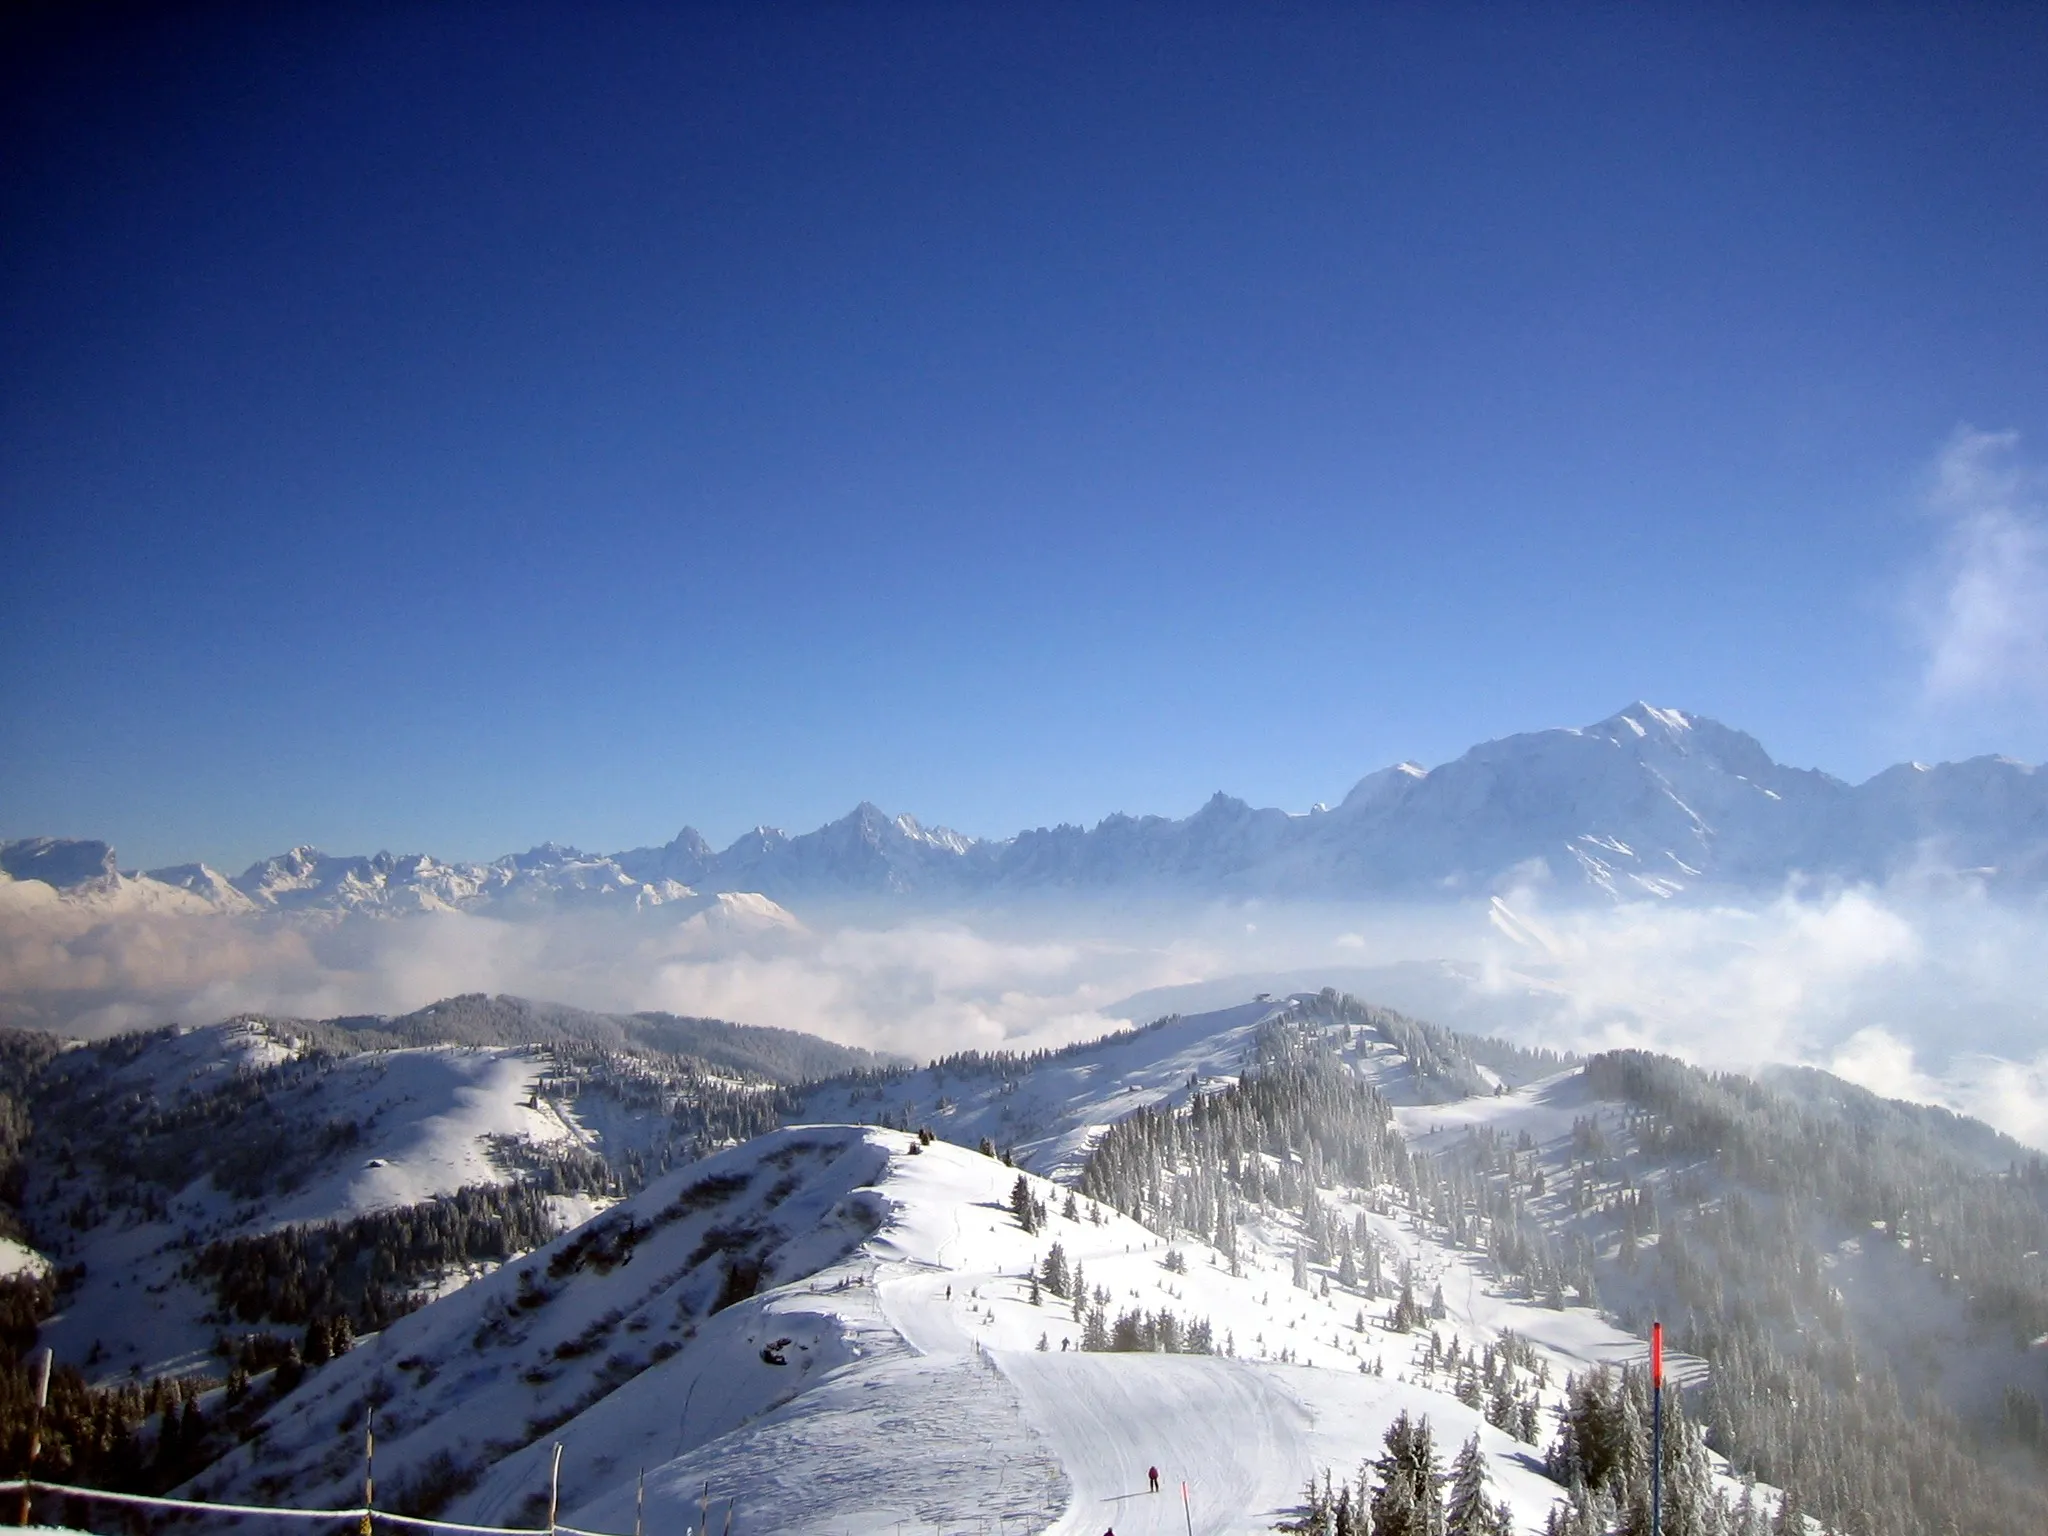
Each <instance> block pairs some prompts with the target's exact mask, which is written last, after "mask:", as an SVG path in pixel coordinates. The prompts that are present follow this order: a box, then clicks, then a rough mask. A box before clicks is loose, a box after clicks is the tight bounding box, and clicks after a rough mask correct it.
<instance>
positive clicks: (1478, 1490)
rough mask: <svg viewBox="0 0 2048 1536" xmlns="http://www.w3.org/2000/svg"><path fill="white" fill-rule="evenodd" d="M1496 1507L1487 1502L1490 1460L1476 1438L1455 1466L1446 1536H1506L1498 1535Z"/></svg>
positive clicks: (1465, 1447)
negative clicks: (1488, 1465) (1487, 1478)
mask: <svg viewBox="0 0 2048 1536" xmlns="http://www.w3.org/2000/svg"><path fill="white" fill-rule="evenodd" d="M1494 1516H1495V1511H1494V1507H1493V1505H1491V1504H1489V1503H1488V1502H1487V1499H1486V1457H1485V1455H1484V1454H1483V1453H1482V1452H1481V1451H1480V1449H1479V1436H1478V1435H1476V1434H1475V1435H1473V1437H1472V1438H1471V1439H1470V1440H1467V1441H1466V1442H1465V1444H1464V1445H1463V1447H1461V1448H1460V1449H1459V1451H1458V1458H1457V1460H1456V1461H1454V1462H1452V1463H1451V1494H1450V1501H1449V1503H1448V1505H1447V1507H1446V1508H1445V1511H1444V1536H1506V1533H1505V1532H1504V1531H1497V1530H1496V1526H1495V1518H1494Z"/></svg>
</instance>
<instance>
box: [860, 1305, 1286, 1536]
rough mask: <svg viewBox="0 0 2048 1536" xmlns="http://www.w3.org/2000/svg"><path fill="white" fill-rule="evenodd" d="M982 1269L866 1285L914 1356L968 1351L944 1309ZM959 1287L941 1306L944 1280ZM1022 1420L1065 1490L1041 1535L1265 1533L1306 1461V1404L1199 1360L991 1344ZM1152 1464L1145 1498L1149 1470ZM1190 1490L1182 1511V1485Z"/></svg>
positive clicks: (1255, 1373)
mask: <svg viewBox="0 0 2048 1536" xmlns="http://www.w3.org/2000/svg"><path fill="white" fill-rule="evenodd" d="M996 1278H997V1277H995V1276H994V1275H989V1274H963V1273H960V1272H959V1271H951V1272H933V1271H931V1270H927V1269H924V1268H922V1267H919V1268H917V1269H915V1270H912V1271H911V1272H909V1273H904V1274H899V1275H897V1276H894V1277H891V1278H888V1279H883V1280H881V1282H880V1284H879V1285H878V1287H877V1290H878V1294H879V1295H880V1297H881V1300H882V1307H883V1310H884V1312H885V1314H886V1315H887V1317H888V1319H889V1321H890V1322H891V1323H892V1324H893V1325H894V1326H895V1327H896V1329H897V1331H898V1332H900V1333H901V1334H902V1335H903V1337H904V1338H905V1339H906V1340H908V1341H909V1343H910V1344H911V1346H912V1347H913V1348H914V1349H916V1350H918V1351H919V1353H921V1354H924V1355H929V1356H947V1355H966V1354H969V1353H971V1352H973V1351H974V1350H975V1349H976V1348H977V1345H976V1342H975V1341H974V1339H973V1338H971V1337H970V1336H969V1334H968V1333H967V1331H966V1330H965V1329H964V1328H962V1327H961V1326H960V1324H959V1322H958V1321H957V1320H956V1319H955V1317H954V1316H953V1311H954V1308H955V1307H958V1306H963V1305H972V1304H973V1303H972V1302H971V1301H969V1300H966V1299H965V1298H967V1297H969V1296H971V1294H972V1291H973V1290H974V1288H976V1287H978V1286H981V1285H985V1284H988V1283H990V1282H991V1281H993V1280H994V1279H996ZM948 1284H951V1285H953V1286H955V1287H957V1288H958V1290H959V1292H960V1295H959V1296H956V1297H955V1298H954V1299H953V1300H952V1301H950V1302H949V1301H948V1300H947V1298H946V1295H945V1287H946V1286H947V1285H948ZM988 1356H989V1358H990V1359H992V1360H993V1361H994V1362H995V1363H996V1365H997V1366H998V1367H999V1368H1000V1369H1001V1371H1002V1373H1003V1375H1004V1376H1005V1377H1006V1378H1007V1379H1008V1380H1009V1381H1010V1382H1011V1383H1012V1384H1013V1385H1014V1386H1015V1387H1016V1389H1017V1393H1018V1396H1019V1398H1020V1399H1021V1402H1022V1407H1023V1411H1024V1415H1025V1417H1026V1418H1027V1419H1028V1420H1029V1421H1030V1424H1031V1426H1032V1427H1033V1428H1035V1429H1036V1430H1037V1431H1038V1433H1039V1434H1040V1435H1041V1436H1043V1438H1044V1440H1045V1442H1046V1444H1047V1445H1049V1446H1050V1447H1051V1448H1052V1450H1053V1453H1054V1455H1055V1456H1056V1457H1057V1458H1058V1460H1059V1463H1060V1466H1061V1468H1062V1470H1063V1471H1064V1472H1065V1473H1066V1475H1067V1479H1068V1481H1069V1483H1070V1484H1071V1485H1072V1490H1073V1493H1072V1502H1071V1503H1070V1504H1069V1505H1068V1507H1067V1510H1066V1512H1065V1513H1064V1514H1063V1515H1062V1516H1061V1518H1060V1519H1059V1520H1057V1521H1056V1522H1055V1523H1054V1524H1053V1525H1052V1526H1050V1527H1049V1528H1048V1536H1101V1533H1102V1532H1103V1531H1105V1530H1108V1529H1111V1528H1114V1529H1115V1531H1116V1532H1117V1536H1186V1533H1187V1532H1188V1531H1189V1529H1190V1528H1192V1530H1193V1532H1194V1536H1239V1533H1243V1532H1253V1531H1266V1530H1269V1529H1270V1528H1271V1526H1272V1524H1273V1521H1274V1519H1275V1518H1277V1517H1278V1515H1279V1513H1280V1512H1281V1511H1282V1510H1284V1509H1286V1508H1287V1507H1289V1506H1290V1505H1292V1504H1293V1503H1294V1502H1296V1500H1297V1498H1298V1496H1299V1493H1300V1485H1301V1482H1302V1480H1303V1479H1304V1478H1305V1477H1306V1476H1307V1475H1308V1472H1309V1470H1310V1469H1311V1468H1312V1466H1313V1465H1314V1463H1313V1459H1312V1452H1311V1449H1310V1446H1309V1442H1308V1430H1309V1427H1310V1418H1311V1416H1310V1413H1309V1411H1308V1409H1307V1408H1306V1407H1305V1406H1304V1405H1303V1404H1302V1403H1301V1402H1300V1401H1299V1400H1298V1399H1296V1398H1295V1397H1293V1396H1292V1395H1290V1394H1289V1393H1288V1392H1286V1391H1285V1390H1284V1389H1283V1388H1282V1387H1281V1386H1279V1385H1278V1384H1277V1383H1276V1382H1274V1381H1273V1380H1272V1379H1271V1378H1270V1376H1269V1375H1267V1374H1266V1373H1265V1372H1262V1371H1259V1370H1257V1369H1255V1368H1254V1367H1251V1366H1249V1365H1246V1364H1244V1363H1242V1362H1239V1361H1234V1360H1225V1359H1220V1358H1218V1357H1215V1356H1203V1355H1132V1354H1096V1355H1091V1354H1081V1353H1079V1352H1074V1353H1060V1352H1057V1351H1053V1352H1046V1353H1040V1352H1038V1351H1035V1350H993V1351H988ZM1154 1466H1156V1467H1158V1468H1159V1474H1160V1491H1159V1493H1157V1494H1153V1493H1151V1492H1150V1491H1149V1489H1148V1487H1147V1482H1146V1475H1145V1474H1146V1470H1147V1469H1148V1468H1150V1467H1154ZM1183 1481H1185V1482H1186V1483H1187V1485H1188V1493H1189V1502H1188V1508H1187V1510H1186V1512H1185V1513H1184V1512H1183V1510H1182V1505H1181V1496H1180V1485H1181V1483H1182V1482H1183Z"/></svg>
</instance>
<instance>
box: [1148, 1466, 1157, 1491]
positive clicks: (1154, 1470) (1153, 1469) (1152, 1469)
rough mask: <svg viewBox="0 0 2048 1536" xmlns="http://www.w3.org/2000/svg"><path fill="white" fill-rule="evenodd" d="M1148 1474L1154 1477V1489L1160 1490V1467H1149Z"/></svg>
mask: <svg viewBox="0 0 2048 1536" xmlns="http://www.w3.org/2000/svg"><path fill="white" fill-rule="evenodd" d="M1146 1475H1147V1476H1148V1477H1150V1478H1151V1479H1152V1491H1153V1492H1154V1493H1157V1492H1158V1491H1159V1469H1158V1468H1157V1467H1152V1468H1150V1469H1148V1471H1147V1473H1146Z"/></svg>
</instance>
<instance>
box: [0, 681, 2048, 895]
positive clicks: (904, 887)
mask: <svg viewBox="0 0 2048 1536" xmlns="http://www.w3.org/2000/svg"><path fill="white" fill-rule="evenodd" d="M0 870H4V872H5V874H6V875H7V876H9V877H11V878H12V879H14V880H17V881H23V880H37V881H42V882H44V883H45V884H47V885H49V886H51V887H53V888H56V889H59V890H62V891H66V892H72V893H76V894H77V895H78V896H79V897H80V898H82V899H99V900H109V899H124V900H129V901H137V902H148V903H153V904H157V905H170V906H187V907H190V908H191V909H193V910H206V909H211V910H216V911H229V912H262V911H282V912H307V913H350V912H360V913H375V914H387V913H404V912H415V911H428V910H445V909H451V908H455V909H461V908H468V909H490V910H496V911H500V912H504V913H508V914H516V913H520V912H538V911H549V910H557V909H561V908H564V907H620V908H633V909H644V908H651V907H659V906H664V905H672V904H675V903H679V902H682V903H691V902H694V903H696V904H697V905H698V906H702V905H704V904H705V903H706V899H707V898H706V897H705V896H704V895H702V894H701V893H706V892H726V893H733V892H748V893H758V894H760V895H763V896H765V897H767V898H772V900H773V901H777V902H788V901H805V900H814V899H816V900H834V899H846V898H868V897H885V898H893V899H897V900H910V901H944V900H961V899H974V898H978V897H984V896H990V895H1011V894H1023V893H1028V892H1035V891H1048V890H1050V891H1116V890H1126V891H1128V890H1143V891H1151V892H1159V893H1164V894H1173V893H1185V894H1189V895H1197V896H1214V895H1242V896H1253V895H1268V896H1270V895H1294V896H1315V897H1333V896H1369V895H1391V894H1403V895H1420V894H1434V895H1446V896H1449V895H1460V894H1470V893H1475V892H1478V893H1483V892H1487V891H1490V890H1495V889H1499V888H1501V887H1502V886H1505V885H1512V884H1520V883H1525V882H1537V883H1542V884H1545V885H1548V886H1551V887H1552V888H1554V889H1557V890H1560V891H1573V890H1577V891H1581V892H1584V893H1587V894H1595V895H1598V894H1605V895H1609V896H1614V897H1623V898H1633V897H1641V896H1655V897H1671V896H1677V895H1681V894H1683V893H1685V892H1688V891H1700V890H1706V889H1714V888H1731V887H1734V888H1743V887H1752V888H1753V887H1758V886H1772V885H1777V884H1779V883H1781V882H1783V881H1785V880H1787V879H1788V878H1792V877H1795V876H1806V877H1810V878H1813V879H1817V880H1848V881H1874V880H1886V879H1891V878H1897V877H1901V876H1907V877H1917V878H1929V879H1943V878H1954V877H1958V876H1960V877H1964V878H1969V879H1972V880H1977V881H1982V882H1984V883H1986V884H1989V885H1992V886H1994V887H2001V888H2036V887H2039V886H2040V885H2041V884H2042V883H2043V882H2044V881H2048V774H2043V773H2042V772H2040V771H2039V770H2038V769H2037V768H2035V767H2033V766H2030V765H2028V764H2025V763H2020V762H2015V761H2013V760H2011V759H2009V758H2003V757H1981V758H1973V759H1971V760H1969V761H1967V762H1961V763H1943V764H1939V765H1936V766H1932V767H1929V766H1926V765H1923V764H1919V763H1907V764H1900V765H1898V766H1896V767H1892V768H1888V769H1886V770H1885V771H1884V772H1882V773H1880V774H1878V775H1877V776H1875V777H1874V778H1872V779H1870V780H1868V781H1866V782H1864V783H1862V784H1849V783H1846V782H1844V781H1843V780H1840V779H1837V778H1834V777H1832V776H1830V775H1828V774H1826V773H1822V772H1819V771H1817V770H1813V769H1800V768H1788V767H1786V766H1784V765H1783V764H1781V763H1778V762H1776V761H1774V760H1773V759H1772V758H1771V756H1770V754H1769V753H1768V752H1766V751H1765V750H1764V748H1763V747H1762V745H1761V744H1759V743H1758V742H1757V741H1756V739H1755V738H1754V737H1751V736H1748V735H1745V734H1744V733H1742V732H1741V731H1737V730H1733V729H1731V728H1729V727H1727V726H1725V725H1721V724H1719V723H1718V722H1716V721H1713V720H1709V719H1706V718H1705V717H1703V716H1699V715H1689V714H1685V713H1682V712H1680V711H1678V710H1673V709H1660V708H1657V707H1654V706H1652V705H1649V704H1642V703H1637V704H1632V705H1630V706H1629V707H1628V708H1627V709H1624V710H1622V711H1621V712H1620V713H1619V714H1616V715H1613V716H1611V717H1610V718H1608V719H1606V720H1602V721H1600V722H1598V723H1597V724H1594V725H1590V726H1586V727H1583V728H1571V729H1556V730H1544V731H1533V732H1525V733H1523V734H1520V735H1515V736H1508V737H1505V738H1503V739H1501V740H1499V741H1492V742H1487V743H1485V744H1484V745H1481V746H1477V747H1474V748H1472V749H1471V750H1470V751H1468V752H1466V753H1465V754H1464V755H1463V756H1461V757H1459V758H1457V759H1456V760H1454V761H1452V762H1449V763H1446V764H1443V765H1442V766H1440V767H1437V768H1427V769H1426V768H1422V767H1419V766H1417V765H1416V764H1414V763H1397V764H1395V765H1393V766H1392V767H1389V768H1383V769H1381V770H1379V771H1378V772H1376V773H1372V774H1368V775H1367V776H1366V777H1365V778H1363V779H1361V780H1360V781H1359V782H1358V783H1357V784H1356V785H1355V786H1354V787H1353V788H1352V790H1351V792H1350V793H1349V794H1347V795H1345V796H1344V798H1343V799H1342V800H1341V801H1340V802H1339V803H1338V804H1337V805H1335V806H1332V807H1324V806H1317V807H1316V808H1315V809H1314V810H1312V811H1309V812H1306V813H1301V814H1295V813H1290V812H1287V811H1283V810H1277V809H1271V808H1267V809H1259V808H1254V807H1253V806H1251V805H1249V804H1247V803H1246V802H1244V801H1242V800H1238V799H1234V798H1232V797H1230V796H1228V795H1225V794H1222V793H1220V792H1219V793H1218V794H1217V795H1216V796H1215V797H1214V798H1212V799H1211V800H1210V801H1209V802H1208V803H1207V804H1206V805H1204V806H1202V807H1201V808H1200V809H1199V810H1197V811H1196V812H1195V813H1194V814H1192V815H1190V816H1185V817H1181V818H1178V819H1176V818H1172V817H1165V816H1127V815H1121V814H1119V815H1113V816H1110V817H1107V818H1105V819H1104V820H1103V821H1101V822H1099V823H1097V824H1096V825H1095V826H1094V827H1092V828H1084V827H1080V826H1073V825H1062V826H1057V827H1051V828H1046V827H1040V828H1036V829H1032V830H1029V831H1024V832H1020V833H1018V834H1016V835H1015V836H1013V837H1009V838H1003V839H981V838H972V837H966V836H963V835H962V834H960V833H957V832H953V831H949V830H947V829H945V828H942V827H941V828H934V827H926V826H924V825H922V824H921V823H919V822H918V821H917V819H916V818H915V817H912V816H908V815H899V816H890V815H888V814H886V813H884V812H883V811H881V810H879V809H877V808H876V807H875V806H873V805H871V804H867V803H862V804H861V805H859V806H857V807H855V809H854V810H853V811H851V812H850V813H849V814H847V815H846V816H844V817H842V818H840V819H839V820H837V821H835V822H832V823H830V824H828V825H826V826H823V827H820V828H818V829H817V830H816V831H813V832H807V833H803V834H800V835H797V836H791V835H789V834H787V833H785V832H782V831H779V830H777V829H774V828H769V827H760V828H756V829H755V830H754V831H752V832H749V833H747V834H746V835H745V836H743V837H741V838H740V839H739V840H738V841H736V842H734V843H733V844H732V846H730V847H728V848H726V849H724V850H723V851H719V850H716V849H714V848H712V847H711V845H710V844H709V843H707V842H706V841H705V839H704V838H703V837H702V836H701V835H700V834H699V833H698V832H697V831H695V830H694V829H693V828H689V827H685V828H684V829H683V830H682V831H681V832H680V833H678V834H677V835H676V837H675V838H674V839H672V840H671V841H669V842H667V843H664V844H661V845H659V846H651V847H641V848H631V849H626V850H623V851H621V852H617V853H612V854H603V855H599V854H588V853H584V852H581V851H579V850H577V849H574V848H569V847H564V846H561V845H559V844H554V843H547V844H543V845H541V846H540V847H537V848H533V849H530V850H529V851H527V852H526V853H522V854H510V855H507V856H505V857H504V858H501V859H497V860H495V861H493V862H491V863H488V864H477V863H464V862H460V861H449V860H442V859H437V858H434V857H433V856H431V855H428V854H405V855H392V854H389V853H378V854H375V855H371V856H350V857H340V856H335V855H330V854H326V853H322V852H320V851H319V850H318V849H315V848H310V847H299V848H294V849H292V850H290V851H289V852H287V853H283V854H279V855H277V856H276V857H274V858H270V859H265V860H263V861H261V862H259V863H257V864H255V865H252V866H251V867H250V868H249V869H247V870H245V871H243V872H242V873H241V874H240V875H237V876H234V877H232V878H230V877H228V876H226V875H223V874H221V873H220V872H218V871H216V870H213V869H211V868H209V867H207V866H206V865H204V864H184V865H176V866H172V867H170V868H165V869H157V870H150V871H148V872H147V873H145V874H137V873H122V872H121V871H120V870H119V869H118V868H117V865H116V861H115V857H114V854H113V851H112V850H111V849H110V848H108V847H107V845H106V844H104V843H99V842H92V841H81V840H71V839H61V838H30V839H23V840H20V841H16V842H10V843H7V844H4V845H0Z"/></svg>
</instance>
